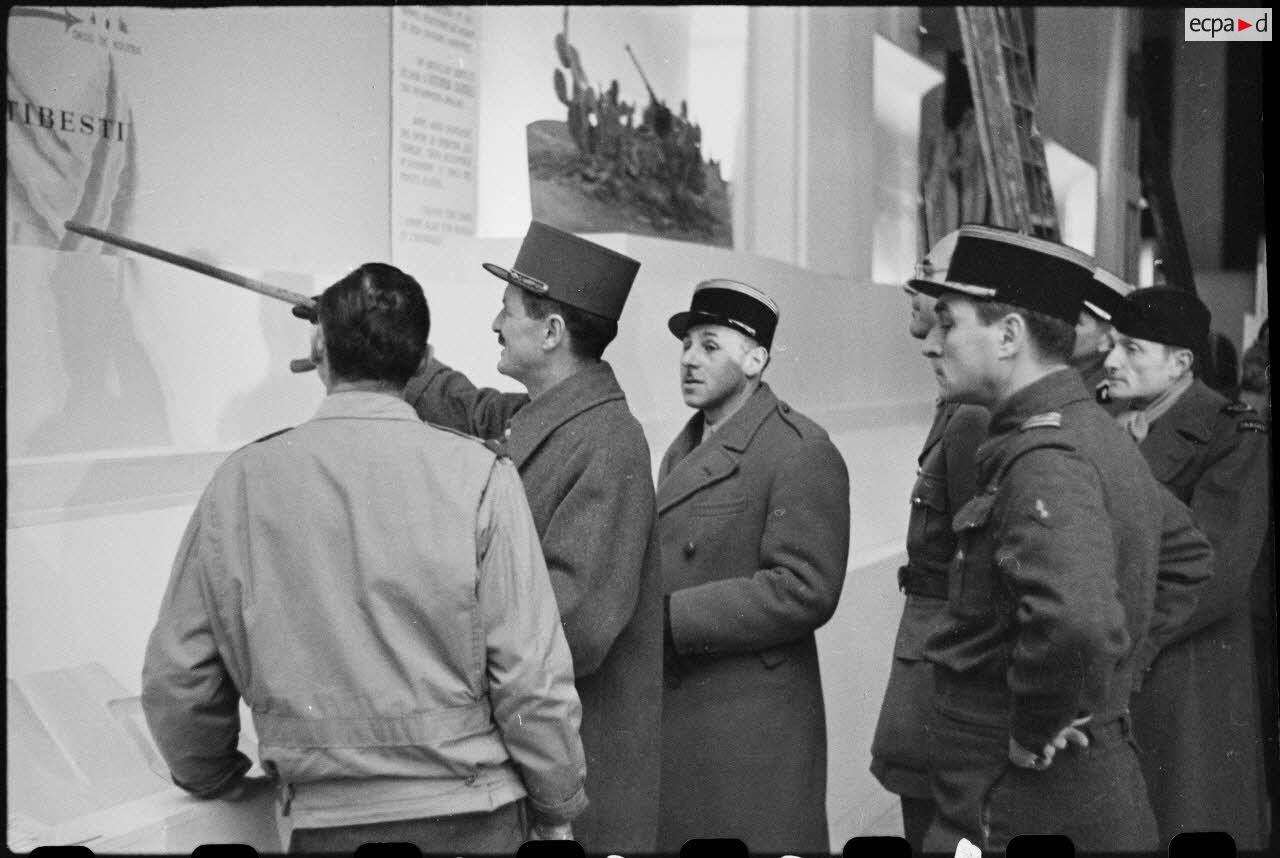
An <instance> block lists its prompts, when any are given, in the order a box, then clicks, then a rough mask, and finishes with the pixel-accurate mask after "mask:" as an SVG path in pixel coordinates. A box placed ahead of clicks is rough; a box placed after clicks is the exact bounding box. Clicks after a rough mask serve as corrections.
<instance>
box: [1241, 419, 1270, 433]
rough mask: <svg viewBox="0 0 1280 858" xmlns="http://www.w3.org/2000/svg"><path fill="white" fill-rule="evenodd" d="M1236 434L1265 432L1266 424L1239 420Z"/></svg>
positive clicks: (1260, 421)
mask: <svg viewBox="0 0 1280 858" xmlns="http://www.w3.org/2000/svg"><path fill="white" fill-rule="evenodd" d="M1236 431H1237V432H1263V433H1265V432H1266V431H1267V424H1266V423H1265V422H1263V421H1262V420H1241V421H1240V422H1238V423H1236Z"/></svg>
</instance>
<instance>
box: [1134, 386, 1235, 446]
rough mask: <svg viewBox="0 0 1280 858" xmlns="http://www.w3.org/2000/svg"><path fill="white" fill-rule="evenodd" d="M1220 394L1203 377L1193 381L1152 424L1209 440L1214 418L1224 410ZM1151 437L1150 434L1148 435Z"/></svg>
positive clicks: (1202, 439) (1198, 438)
mask: <svg viewBox="0 0 1280 858" xmlns="http://www.w3.org/2000/svg"><path fill="white" fill-rule="evenodd" d="M1220 399H1221V397H1220V395H1219V394H1217V393H1214V392H1213V389H1212V388H1210V387H1209V386H1208V385H1207V384H1205V383H1204V381H1202V380H1201V379H1198V378H1197V379H1196V380H1195V381H1193V382H1191V386H1190V387H1188V388H1187V389H1186V390H1184V391H1183V392H1182V395H1181V396H1179V397H1178V398H1177V400H1176V401H1175V402H1174V403H1173V404H1172V405H1170V406H1169V410H1168V411H1166V412H1165V413H1164V414H1162V415H1160V417H1159V418H1158V419H1157V420H1155V421H1153V422H1152V424H1151V425H1152V426H1153V427H1155V426H1163V427H1166V428H1168V429H1169V430H1171V431H1177V432H1179V433H1182V434H1184V435H1190V436H1192V437H1194V438H1195V439H1196V440H1198V441H1201V442H1207V441H1208V440H1209V439H1210V438H1212V437H1213V423H1214V418H1216V417H1217V416H1218V413H1219V412H1220V411H1221V410H1222V402H1221V401H1220ZM1148 437H1150V436H1148Z"/></svg>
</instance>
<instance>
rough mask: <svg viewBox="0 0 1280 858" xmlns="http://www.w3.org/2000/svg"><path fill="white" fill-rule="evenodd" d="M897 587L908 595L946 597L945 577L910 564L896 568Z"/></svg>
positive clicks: (932, 597)
mask: <svg viewBox="0 0 1280 858" xmlns="http://www.w3.org/2000/svg"><path fill="white" fill-rule="evenodd" d="M898 589H899V590H901V591H903V592H904V593H906V594H907V595H908V596H925V597H926V598H929V599H945V598H947V579H946V576H945V575H941V574H939V573H937V572H923V571H921V570H919V569H916V568H915V567H913V566H911V565H910V564H908V565H906V566H903V567H901V568H900V569H899V570H898Z"/></svg>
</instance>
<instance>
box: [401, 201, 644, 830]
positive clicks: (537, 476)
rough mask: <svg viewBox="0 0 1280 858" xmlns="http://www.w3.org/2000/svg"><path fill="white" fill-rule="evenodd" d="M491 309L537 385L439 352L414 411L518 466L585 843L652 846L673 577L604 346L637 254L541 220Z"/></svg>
mask: <svg viewBox="0 0 1280 858" xmlns="http://www.w3.org/2000/svg"><path fill="white" fill-rule="evenodd" d="M485 268H486V270H488V271H489V272H490V273H492V274H494V275H495V276H497V277H500V278H502V279H503V280H505V281H507V286H506V291H505V292H504V294H503V296H502V310H501V311H500V312H499V313H498V315H497V317H496V318H495V319H494V322H493V330H494V332H495V333H496V334H497V335H498V343H499V344H500V345H501V346H502V353H501V355H500V357H499V360H498V371H499V372H501V373H503V374H504V375H508V376H510V377H512V378H514V379H516V380H517V381H519V382H520V383H522V384H523V385H524V386H525V387H526V388H527V390H528V392H529V393H528V395H527V396H526V395H524V394H512V393H500V392H498V391H496V390H492V389H488V388H485V389H477V388H476V387H475V386H473V385H472V384H471V382H470V381H468V380H467V378H466V376H464V375H463V374H462V373H460V372H457V371H456V370H453V369H450V368H449V367H448V366H445V365H444V364H443V363H441V362H440V361H438V360H436V359H435V358H434V357H432V358H431V359H430V360H428V361H427V362H426V364H425V365H424V366H423V367H422V368H421V370H420V371H419V372H418V374H417V375H416V376H415V377H414V378H413V379H411V380H410V382H409V385H408V387H407V388H406V390H405V399H407V400H408V401H409V403H410V404H412V405H413V406H414V408H415V409H416V410H417V412H418V415H419V416H420V417H422V418H423V419H424V420H427V421H429V422H431V423H437V424H442V425H445V426H449V427H451V428H454V429H458V430H461V431H464V432H469V433H471V434H473V435H477V436H479V437H481V438H486V439H494V440H495V443H496V446H497V447H498V448H500V449H501V450H502V451H504V452H505V453H506V454H507V455H508V456H510V457H511V459H512V461H514V462H515V464H516V467H517V468H518V469H519V472H520V478H521V481H522V482H523V483H524V488H525V493H526V494H527V495H528V498H529V507H530V509H531V510H532V511H533V519H534V524H535V525H536V526H537V530H538V535H539V537H540V539H541V542H542V551H543V555H544V556H545V558H546V563H547V569H548V571H549V572H550V573H551V585H552V588H553V589H554V590H555V594H556V602H557V604H558V605H559V608H560V615H561V619H562V621H563V625H564V632H565V637H566V638H568V641H569V650H570V652H571V653H572V654H573V667H574V674H575V681H576V683H577V688H578V695H579V697H580V698H581V699H582V728H581V729H582V744H583V746H584V748H585V749H586V755H587V785H586V792H587V798H588V800H589V801H590V802H591V803H590V805H589V806H588V808H587V810H586V811H585V812H584V813H583V814H582V815H581V816H579V817H578V818H577V819H576V820H575V821H574V825H573V832H574V836H575V838H576V839H577V840H578V841H579V842H580V843H581V844H582V845H583V846H584V847H585V848H586V849H588V850H589V851H591V852H597V851H601V852H603V851H606V850H609V851H615V852H620V853H623V854H628V853H631V852H652V851H654V845H655V838H656V836H657V812H658V774H659V768H658V766H659V762H658V759H659V750H660V749H659V729H660V720H659V714H658V713H659V708H660V706H661V697H662V690H661V689H662V673H661V671H662V661H661V659H662V591H661V584H660V581H659V578H658V566H657V561H658V556H657V550H656V546H655V545H653V543H652V538H653V520H654V519H653V510H654V501H653V476H652V474H653V472H652V470H651V465H650V458H649V446H648V442H647V441H646V440H645V437H644V433H643V431H642V430H641V428H640V423H639V422H638V421H637V420H636V419H635V417H634V416H633V415H632V414H631V410H630V409H629V408H628V407H627V400H626V396H625V395H624V394H623V392H622V388H621V387H619V386H618V381H617V378H616V377H615V376H614V373H613V368H612V367H610V366H609V364H608V362H607V361H605V360H603V359H602V357H601V355H602V354H603V351H604V349H605V347H606V346H607V345H608V344H609V343H610V342H611V341H612V340H613V338H614V336H615V335H616V333H617V320H618V318H619V316H620V315H621V313H622V308H623V304H624V303H625V301H626V299H627V295H628V293H629V291H630V289H631V284H632V282H633V281H634V279H635V275H636V272H637V270H638V269H639V263H638V262H636V261H635V260H633V259H630V258H628V257H626V256H623V255H622V254H620V253H615V252H614V251H612V250H610V249H608V248H606V247H602V246H600V245H598V244H595V243H593V242H589V241H586V240H585V239H582V238H579V237H577V236H574V235H571V234H569V233H566V232H562V231H561V230H558V229H555V228H553V227H550V226H547V225H545V224H542V223H539V222H537V221H534V222H533V223H532V225H531V226H530V227H529V232H528V234H527V235H526V236H525V240H524V243H523V244H522V245H521V247H520V251H519V253H518V254H517V256H516V261H515V264H514V265H513V266H512V267H511V268H510V269H506V268H502V267H501V266H498V265H493V264H491V263H485Z"/></svg>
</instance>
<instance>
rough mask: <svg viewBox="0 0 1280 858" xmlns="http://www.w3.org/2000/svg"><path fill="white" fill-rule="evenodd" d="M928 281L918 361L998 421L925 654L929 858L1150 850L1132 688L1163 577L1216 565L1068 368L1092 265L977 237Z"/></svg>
mask: <svg viewBox="0 0 1280 858" xmlns="http://www.w3.org/2000/svg"><path fill="white" fill-rule="evenodd" d="M934 264H935V266H936V267H937V268H938V269H939V270H938V271H937V272H936V273H934V274H933V275H932V276H928V277H920V278H917V279H915V280H913V281H911V284H910V285H911V286H913V287H914V288H916V289H919V290H920V291H922V292H925V293H926V294H930V295H933V296H935V297H937V298H938V302H937V305H936V307H935V313H936V316H937V324H936V325H935V326H934V327H933V329H932V330H931V331H930V333H929V335H928V337H927V338H926V339H925V347H924V354H925V356H926V357H928V358H929V360H930V362H931V364H932V365H933V368H934V372H935V375H936V376H937V379H938V386H939V390H940V392H941V394H942V396H943V397H944V398H946V399H950V400H954V401H960V402H970V403H974V404H979V405H985V406H987V407H988V409H989V410H990V412H991V422H990V426H989V430H988V431H989V439H988V441H987V442H985V443H984V444H983V445H982V447H981V448H980V449H979V451H978V456H977V467H978V485H979V492H978V494H977V495H975V496H974V498H973V499H972V500H970V501H969V502H968V503H967V504H965V505H964V507H962V508H961V509H960V510H959V512H958V513H957V514H956V516H955V518H954V520H953V529H954V530H955V532H956V534H957V541H958V548H957V551H956V555H955V559H954V561H953V565H952V569H951V573H950V576H949V580H948V586H949V592H948V601H947V606H946V609H945V610H944V612H943V614H942V617H941V619H940V621H939V623H938V625H937V626H936V627H935V630H934V632H933V634H932V635H931V636H930V638H929V641H928V643H927V646H926V657H927V658H928V659H929V660H930V661H931V662H933V663H934V665H935V668H934V712H933V718H932V721H931V724H930V731H929V766H930V777H931V785H932V789H933V796H934V801H935V802H936V804H937V808H938V815H937V818H936V819H935V821H934V824H933V825H932V826H931V827H930V829H929V831H928V833H927V834H926V838H925V847H926V849H928V850H930V851H934V850H936V851H946V852H952V851H954V850H955V848H956V844H957V842H958V841H959V840H960V838H962V837H963V838H967V839H969V840H970V841H972V842H973V843H975V844H976V845H977V846H978V847H979V848H981V849H982V850H983V851H987V850H996V851H998V850H1003V849H1004V848H1006V847H1007V846H1008V843H1009V840H1010V839H1011V838H1012V837H1013V836H1015V835H1017V834H1064V835H1067V836H1069V837H1070V838H1071V839H1072V841H1073V842H1074V844H1075V848H1076V849H1078V850H1081V851H1100V850H1106V851H1129V850H1150V849H1154V848H1155V846H1156V843H1157V839H1156V829H1155V821H1154V818H1153V817H1152V813H1151V808H1150V805H1149V803H1148V802H1147V800H1146V796H1145V790H1144V788H1143V783H1142V773H1141V770H1140V769H1139V766H1138V761H1137V759H1136V757H1135V754H1134V751H1133V748H1132V746H1131V745H1130V741H1129V737H1130V731H1129V721H1128V709H1127V706H1128V699H1129V690H1130V683H1131V679H1132V672H1133V671H1134V669H1135V665H1136V663H1137V662H1138V659H1139V658H1140V657H1141V655H1142V653H1143V652H1145V648H1144V647H1145V644H1146V640H1147V638H1148V635H1149V631H1148V628H1149V626H1150V625H1151V623H1152V620H1153V614H1154V610H1155V603H1156V590H1157V572H1158V570H1159V569H1160V568H1161V565H1162V564H1164V563H1166V562H1171V561H1172V560H1173V559H1174V558H1176V559H1177V560H1179V561H1180V562H1181V564H1182V566H1183V570H1184V577H1185V578H1186V579H1187V581H1188V582H1194V581H1198V580H1203V578H1204V577H1205V575H1207V567H1208V564H1209V562H1210V556H1211V551H1210V549H1209V547H1208V545H1207V543H1206V542H1205V540H1204V538H1203V536H1202V535H1201V534H1199V533H1198V532H1197V531H1196V530H1195V529H1194V527H1193V526H1192V524H1191V521H1190V516H1189V513H1188V512H1187V510H1186V509H1185V507H1182V506H1181V505H1180V504H1177V503H1176V502H1175V501H1174V500H1173V499H1172V498H1171V496H1169V494H1168V493H1167V492H1166V491H1165V490H1164V489H1163V488H1162V487H1161V486H1160V485H1159V484H1158V483H1157V482H1156V481H1155V479H1154V478H1153V477H1152V476H1151V472H1150V470H1149V469H1148V468H1147V466H1146V463H1145V462H1144V461H1143V460H1142V457H1141V456H1140V455H1135V454H1136V453H1137V451H1136V450H1134V449H1133V446H1132V444H1130V443H1128V442H1127V441H1126V439H1125V438H1124V435H1123V432H1119V431H1117V430H1118V428H1119V427H1118V426H1117V424H1116V423H1115V421H1114V420H1112V419H1111V418H1110V417H1109V416H1108V415H1107V414H1106V412H1104V411H1103V410H1102V409H1100V408H1099V407H1098V406H1097V404H1096V403H1095V402H1094V401H1093V396H1092V395H1091V392H1089V391H1087V390H1085V388H1084V385H1083V384H1082V383H1081V380H1080V376H1079V374H1078V373H1077V372H1076V371H1074V370H1072V369H1070V368H1069V366H1068V362H1069V361H1070V358H1071V353H1072V346H1073V344H1074V338H1075V331H1074V327H1073V326H1074V325H1075V324H1076V322H1077V321H1078V319H1079V308H1080V301H1081V297H1082V295H1083V294H1084V293H1085V286H1086V284H1087V283H1088V282H1089V280H1090V279H1091V278H1092V275H1093V265H1092V262H1091V260H1089V259H1088V258H1087V257H1085V256H1084V255H1083V254H1080V253H1079V252H1078V251H1075V250H1073V249H1071V248H1068V247H1065V246H1063V245H1060V244H1057V243H1056V242H1050V241H1046V240H1044V239H1038V238H1032V237H1029V236H1026V235H1020V234H1017V233H1013V232H1010V231H1007V230H1002V229H997V228H993V227H984V226H972V225H970V226H964V227H962V228H961V229H960V230H959V235H958V236H957V240H956V242H955V245H954V249H953V251H952V253H951V256H950V259H948V260H945V261H944V260H934ZM1190 589H1191V585H1190V583H1188V587H1187V588H1186V590H1185V591H1184V593H1185V592H1187V591H1190ZM1170 616H1172V611H1170Z"/></svg>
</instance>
